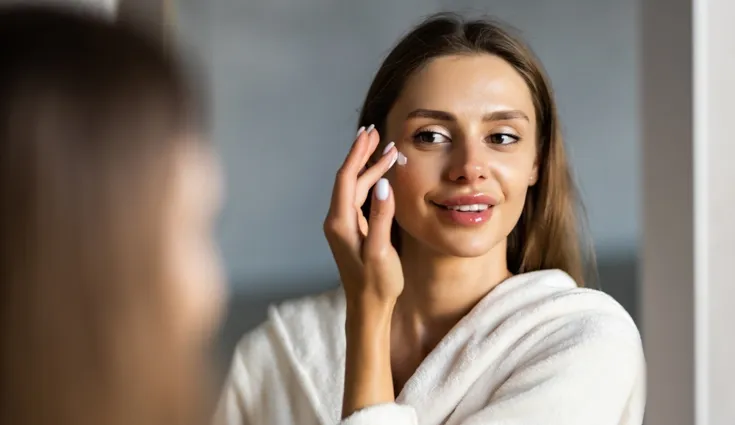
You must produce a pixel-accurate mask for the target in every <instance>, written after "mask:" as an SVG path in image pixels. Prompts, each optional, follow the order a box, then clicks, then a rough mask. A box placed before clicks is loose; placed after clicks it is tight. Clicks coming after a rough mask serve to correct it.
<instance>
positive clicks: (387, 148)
mask: <svg viewBox="0 0 735 425" xmlns="http://www.w3.org/2000/svg"><path fill="white" fill-rule="evenodd" d="M395 145H396V144H395V143H393V142H390V143H388V144H387V145H385V149H383V155H385V154H387V153H388V152H390V150H391V148H393V146H395Z"/></svg>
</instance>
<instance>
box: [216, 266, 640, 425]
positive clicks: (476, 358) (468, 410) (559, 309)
mask: <svg viewBox="0 0 735 425" xmlns="http://www.w3.org/2000/svg"><path fill="white" fill-rule="evenodd" d="M344 323H345V299H344V293H343V292H342V291H341V290H334V291H331V292H328V293H325V294H322V295H319V296H314V297H309V298H305V299H301V300H297V301H291V302H287V303H284V304H283V305H281V306H279V307H277V308H274V307H271V309H270V312H269V320H268V321H267V322H266V323H265V324H263V325H262V326H260V327H259V328H258V329H256V330H255V331H253V332H251V333H250V334H248V335H246V336H245V337H244V338H243V340H242V342H241V343H240V344H239V346H238V347H237V350H236V353H235V356H234V360H233V363H232V370H231V372H230V376H229V378H228V382H227V384H226V387H225V391H224V394H223V397H222V400H221V402H220V406H219V408H218V412H217V418H216V423H218V424H220V425H338V424H339V425H383V424H386V425H418V424H422V425H424V424H425V425H438V424H446V425H460V424H461V425H501V424H502V425H531V424H534V425H640V424H641V423H642V421H643V408H644V404H645V362H644V359H643V351H642V347H641V340H640V336H639V333H638V330H637V329H636V326H635V324H634V323H633V321H632V320H631V318H630V316H629V315H628V314H627V313H626V311H625V310H624V309H623V308H622V307H621V306H620V305H619V304H618V303H617V302H615V301H614V300H613V299H612V298H611V297H609V296H608V295H606V294H604V293H602V292H600V291H595V290H590V289H582V288H577V287H576V285H575V283H574V281H573V280H572V279H571V277H569V276H568V275H567V274H566V273H564V272H561V271H558V270H547V271H540V272H533V273H527V274H523V275H518V276H515V277H512V278H510V279H508V280H506V281H505V282H503V283H501V284H500V285H498V286H497V287H496V288H495V289H493V290H492V291H491V292H490V293H489V294H488V295H487V296H485V297H484V298H483V299H482V301H480V302H479V303H478V304H477V306H475V308H474V309H473V310H472V311H471V312H470V313H469V314H467V315H466V316H465V317H464V318H463V319H462V320H461V321H460V322H459V323H458V324H457V325H456V326H455V327H454V328H453V329H452V330H451V331H450V332H449V334H447V335H446V337H445V338H444V339H443V340H442V341H441V342H440V343H439V344H438V345H437V347H436V348H435V349H434V350H433V351H432V352H431V353H430V354H429V355H428V356H427V357H426V359H425V360H424V361H423V363H421V365H420V366H419V368H418V369H417V370H416V372H415V373H414V375H413V376H412V377H411V378H410V379H409V380H408V382H407V383H406V385H405V386H404V388H403V390H402V391H401V393H400V394H399V395H398V396H397V397H396V401H395V403H388V404H381V405H376V406H372V407H368V408H366V409H364V410H361V411H359V412H357V413H355V414H353V415H352V416H350V417H349V418H347V419H345V420H342V421H341V420H340V416H341V405H342V393H343V385H344V364H345V329H344Z"/></svg>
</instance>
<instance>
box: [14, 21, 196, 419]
mask: <svg viewBox="0 0 735 425" xmlns="http://www.w3.org/2000/svg"><path fill="white" fill-rule="evenodd" d="M0 58H1V59H0V199H1V200H2V201H1V202H2V204H1V206H0V332H2V334H1V335H0V423H2V424H13V425H30V424H33V425H42V424H55V425H86V424H90V425H91V424H94V425H111V424H125V425H149V424H150V425H153V424H156V425H159V424H166V425H173V424H187V423H193V422H194V421H195V420H196V419H197V418H199V416H198V415H199V414H200V413H202V412H201V411H199V409H198V405H199V401H200V400H201V398H200V395H199V394H197V393H198V391H199V390H200V389H201V387H202V386H204V382H202V381H200V378H203V377H204V376H205V374H204V373H203V364H204V363H203V358H204V357H203V356H202V355H201V353H190V352H187V351H186V350H181V349H180V348H181V347H177V346H176V342H175V341H173V340H172V338H171V334H172V332H170V324H169V323H168V322H167V321H169V320H170V319H169V317H170V314H169V313H170V306H169V302H170V300H169V299H168V297H167V291H170V290H171V285H170V284H169V283H167V282H165V276H164V272H163V258H162V257H163V249H164V247H163V246H162V237H161V232H162V230H161V229H162V225H161V223H162V220H163V219H164V215H165V214H164V210H165V206H166V202H167V196H168V189H169V187H168V185H169V182H170V177H171V175H172V173H173V172H174V167H175V161H176V155H175V152H176V151H177V150H178V149H180V148H181V147H182V145H183V144H185V143H195V142H191V140H192V138H185V137H181V136H184V135H186V134H189V133H190V132H192V131H196V130H197V129H198V119H197V117H198V111H197V110H196V108H195V102H194V101H193V100H194V98H193V96H192V92H191V91H190V89H189V85H188V84H187V82H186V78H184V76H183V74H182V73H181V68H180V67H179V64H178V63H177V59H176V58H175V57H174V55H173V54H171V53H170V52H167V51H166V50H164V49H163V48H162V47H161V46H159V45H157V43H155V42H154V41H150V40H149V39H148V38H147V37H145V36H143V35H141V34H140V33H138V32H137V31H136V30H134V29H132V28H130V27H127V26H123V25H122V24H118V23H113V22H111V21H106V20H104V19H103V18H101V17H98V16H95V15H91V14H90V15H87V14H85V13H83V12H80V11H74V10H68V11H59V10H53V9H46V8H39V7H20V8H18V7H12V8H9V7H5V8H2V9H0ZM167 286H168V287H167Z"/></svg>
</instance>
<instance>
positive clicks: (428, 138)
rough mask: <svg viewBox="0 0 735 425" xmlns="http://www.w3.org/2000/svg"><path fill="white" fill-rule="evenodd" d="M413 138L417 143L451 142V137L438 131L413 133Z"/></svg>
mask: <svg viewBox="0 0 735 425" xmlns="http://www.w3.org/2000/svg"><path fill="white" fill-rule="evenodd" d="M413 140H414V141H415V142H416V143H424V144H427V145H436V144H438V143H442V142H449V141H450V140H449V137H447V136H445V135H443V134H441V133H437V132H436V131H426V130H425V131H420V132H418V133H416V134H414V135H413Z"/></svg>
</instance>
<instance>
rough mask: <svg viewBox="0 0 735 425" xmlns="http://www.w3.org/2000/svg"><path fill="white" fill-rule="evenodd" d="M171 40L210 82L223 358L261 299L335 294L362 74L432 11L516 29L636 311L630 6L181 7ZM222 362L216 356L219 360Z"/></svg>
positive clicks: (621, 0) (603, 269) (220, 2)
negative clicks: (339, 193) (225, 298)
mask: <svg viewBox="0 0 735 425" xmlns="http://www.w3.org/2000/svg"><path fill="white" fill-rule="evenodd" d="M178 3H179V4H178V15H179V22H180V25H179V31H180V36H181V38H182V39H183V40H184V42H185V43H186V44H187V45H188V46H190V48H191V49H192V50H194V51H196V52H197V54H198V55H199V57H200V58H201V60H202V61H203V62H204V64H205V66H206V68H208V73H209V75H210V77H211V81H213V84H212V87H211V89H212V91H213V94H214V105H213V106H214V128H213V135H214V138H215V140H216V142H217V143H218V145H219V147H220V149H221V152H222V154H223V157H224V160H225V166H226V172H227V178H228V185H229V187H228V203H227V206H226V209H225V212H224V216H223V222H222V229H221V233H220V236H221V243H222V246H223V249H224V255H225V258H226V262H227V266H228V268H229V272H230V276H231V282H232V291H233V294H232V295H233V298H232V300H233V301H232V307H231V309H230V317H229V319H228V321H227V324H226V326H225V329H224V336H223V341H224V342H223V346H224V350H225V352H228V351H229V350H231V348H232V345H233V344H234V342H235V341H236V340H237V338H238V337H239V336H240V334H241V333H242V332H244V331H245V330H246V329H248V328H250V327H252V326H253V325H254V324H256V323H257V322H258V321H260V320H261V319H262V318H263V315H264V312H265V309H266V305H267V303H268V302H271V301H275V300H278V299H282V298H285V297H290V296H294V295H299V294H304V293H309V292H313V291H317V290H321V289H324V288H327V287H330V286H334V285H335V284H336V277H337V275H336V272H335V270H334V267H333V262H332V258H331V256H330V253H329V250H328V247H327V244H326V242H325V241H324V238H323V236H322V233H321V222H322V219H323V217H324V214H325V213H326V209H327V206H328V200H329V196H330V189H331V184H332V181H333V176H334V172H335V170H336V169H337V167H338V166H339V164H340V162H341V160H342V159H343V158H344V155H345V153H346V151H347V149H348V147H349V145H350V143H351V141H352V138H353V137H354V129H355V123H356V120H357V117H358V108H359V106H360V103H361V100H362V97H363V96H364V94H365V92H366V90H367V87H368V85H369V84H370V80H371V76H372V75H373V74H374V72H375V71H376V69H377V67H378V65H379V63H380V61H381V59H382V58H383V57H384V55H385V54H386V53H387V52H388V51H389V49H390V47H391V46H392V44H393V43H394V42H395V41H396V39H397V38H398V37H399V36H400V35H401V34H402V33H404V32H406V31H407V30H408V29H409V27H410V26H411V25H412V24H414V23H416V22H417V21H418V20H419V19H420V18H421V17H422V16H424V15H426V14H429V13H432V12H435V11H440V10H453V11H464V12H467V11H468V12H470V13H478V12H479V13H485V14H492V15H494V16H496V17H499V18H501V19H503V20H505V21H508V22H509V23H511V24H512V25H514V26H515V27H517V28H519V29H521V30H522V31H523V33H524V34H525V36H526V38H527V39H528V40H529V42H530V43H531V45H532V46H533V48H534V49H535V50H536V52H537V54H538V55H539V56H540V58H541V60H542V61H543V62H544V64H545V66H546V68H547V70H548V72H549V74H550V76H551V79H552V82H553V84H554V87H555V89H556V92H557V99H558V102H559V106H560V110H561V116H562V120H563V123H564V130H565V134H566V138H567V142H568V146H569V148H570V150H571V156H572V162H573V165H574V167H575V170H576V174H577V178H578V181H579V183H580V186H581V189H582V193H583V198H584V200H585V203H586V206H587V209H588V214H589V218H590V226H591V230H592V233H593V237H594V239H595V243H596V248H597V252H598V261H599V263H600V274H601V281H602V286H603V289H604V290H606V291H608V292H609V293H611V294H613V296H615V297H616V298H618V299H619V300H620V301H621V302H622V303H623V304H624V305H625V306H626V308H628V309H629V311H631V313H635V308H636V296H635V294H636V285H635V283H636V278H637V256H638V245H639V236H638V235H639V232H640V220H639V217H638V215H639V196H640V193H639V120H638V118H637V117H638V100H637V93H638V69H637V68H638V62H637V61H638V50H637V41H638V22H637V20H638V7H639V5H638V1H637V0H617V1H614V2H613V1H605V0H555V1H549V0H535V1H534V0H515V1H512V2H511V1H481V0H475V1H460V0H454V1H429V0H402V1H400V2H396V1H394V0H373V1H370V2H358V1H353V2H346V1H341V0H268V1H266V0H259V1H244V0H210V1H207V2H204V1H200V0H179V2H178ZM226 355H229V354H226Z"/></svg>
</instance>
